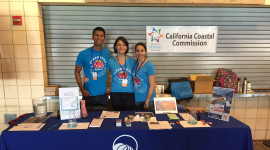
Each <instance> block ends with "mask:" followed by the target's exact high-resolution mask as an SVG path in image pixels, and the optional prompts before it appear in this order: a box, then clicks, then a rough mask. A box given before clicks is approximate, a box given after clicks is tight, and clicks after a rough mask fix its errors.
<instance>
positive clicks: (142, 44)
mask: <svg viewBox="0 0 270 150" xmlns="http://www.w3.org/2000/svg"><path fill="white" fill-rule="evenodd" d="M139 45H140V46H142V47H143V48H144V50H145V52H147V49H146V45H145V44H144V43H143V42H139V43H137V44H136V45H135V53H136V48H137V46H139ZM145 58H147V53H146V55H145ZM136 61H137V62H138V58H137V60H136Z"/></svg>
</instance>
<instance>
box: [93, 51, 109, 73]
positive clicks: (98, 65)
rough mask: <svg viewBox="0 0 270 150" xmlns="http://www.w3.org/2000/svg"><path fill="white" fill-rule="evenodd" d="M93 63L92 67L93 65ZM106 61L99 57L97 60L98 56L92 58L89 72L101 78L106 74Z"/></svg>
mask: <svg viewBox="0 0 270 150" xmlns="http://www.w3.org/2000/svg"><path fill="white" fill-rule="evenodd" d="M93 63H94V65H93ZM106 63H107V62H106V60H105V58H104V57H102V56H101V57H100V59H99V56H96V57H94V58H92V60H91V61H90V66H91V67H90V72H94V70H95V72H97V77H102V76H104V75H105V74H106V73H107V72H106V70H107V68H106V67H105V65H106Z"/></svg>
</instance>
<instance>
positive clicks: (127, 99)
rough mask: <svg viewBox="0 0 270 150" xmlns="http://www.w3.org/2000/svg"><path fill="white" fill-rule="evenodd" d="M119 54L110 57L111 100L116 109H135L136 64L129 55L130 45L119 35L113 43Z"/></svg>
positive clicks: (115, 50) (115, 51)
mask: <svg viewBox="0 0 270 150" xmlns="http://www.w3.org/2000/svg"><path fill="white" fill-rule="evenodd" d="M113 48H114V53H116V54H117V56H115V57H112V58H110V60H109V69H110V72H111V74H112V85H111V94H110V100H111V104H112V106H113V109H114V110H117V111H120V110H134V106H135V95H134V86H133V81H132V70H133V68H134V67H135V65H136V62H135V60H134V59H133V58H131V57H129V56H127V55H126V54H127V53H128V50H129V47H128V41H127V39H126V38H124V37H118V38H117V39H116V40H115V42H114V45H113Z"/></svg>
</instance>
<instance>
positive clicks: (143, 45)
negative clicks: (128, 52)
mask: <svg viewBox="0 0 270 150" xmlns="http://www.w3.org/2000/svg"><path fill="white" fill-rule="evenodd" d="M139 45H140V46H142V47H143V48H144V49H145V51H146V52H147V49H146V45H145V44H144V43H143V42H139V43H137V44H136V45H135V52H136V48H137V46H139Z"/></svg>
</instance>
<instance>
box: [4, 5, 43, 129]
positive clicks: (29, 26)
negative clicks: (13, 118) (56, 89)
mask: <svg viewBox="0 0 270 150" xmlns="http://www.w3.org/2000/svg"><path fill="white" fill-rule="evenodd" d="M40 8H41V7H40V6H39V4H38V3H37V1H35V0H24V1H23V0H0V132H1V131H2V130H3V129H5V128H6V127H7V125H5V124H4V114H7V113H8V114H17V116H19V115H21V114H24V113H29V112H32V111H33V108H32V101H31V98H32V97H40V96H43V95H44V85H45V84H47V70H46V59H45V46H44V31H43V23H42V14H41V13H40V12H41V11H40V10H41V9H40ZM12 16H22V23H23V25H21V26H13V25H12Z"/></svg>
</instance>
